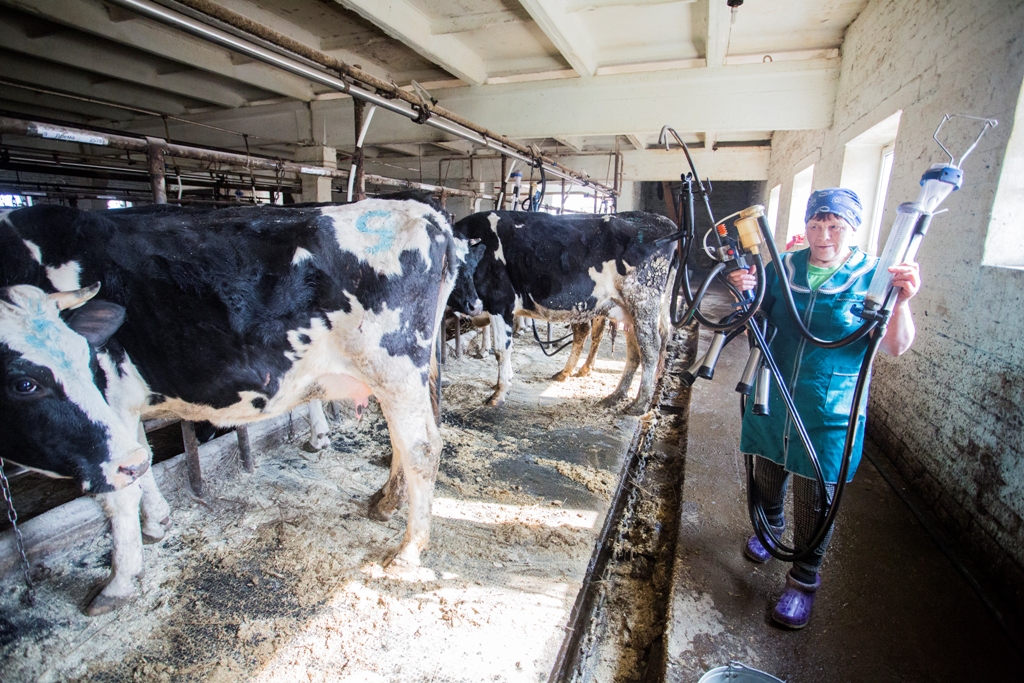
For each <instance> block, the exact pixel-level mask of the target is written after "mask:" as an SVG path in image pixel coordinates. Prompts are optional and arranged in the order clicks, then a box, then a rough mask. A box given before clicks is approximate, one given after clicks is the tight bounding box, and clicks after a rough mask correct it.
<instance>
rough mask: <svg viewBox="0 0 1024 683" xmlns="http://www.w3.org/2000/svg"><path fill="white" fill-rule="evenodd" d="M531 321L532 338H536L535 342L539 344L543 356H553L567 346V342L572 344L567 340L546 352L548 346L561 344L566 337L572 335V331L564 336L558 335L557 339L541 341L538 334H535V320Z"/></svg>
mask: <svg viewBox="0 0 1024 683" xmlns="http://www.w3.org/2000/svg"><path fill="white" fill-rule="evenodd" d="M532 322H533V338H534V339H536V340H537V344H538V345H539V346H540V350H541V351H543V352H544V355H545V356H548V357H549V358H550V357H551V356H554V355H556V354H558V353H559V352H560V351H561V350H562V349H564V348H565V347H566V346H569V344H572V341H567V342H565V343H564V344H562V345H561V346H559V347H558V348H557V349H555V350H554V351H552V352H551V353H548V347H551V346H555V345H556V344H561V343H562V342H563V341H565V340H566V339H569V337H571V336H573V333H572V332H569V334H567V335H565V336H564V337H559V338H558V339H552V340H551V341H543V340H542V339H541V338H540V335H539V334H537V321H536V320H534V321H532Z"/></svg>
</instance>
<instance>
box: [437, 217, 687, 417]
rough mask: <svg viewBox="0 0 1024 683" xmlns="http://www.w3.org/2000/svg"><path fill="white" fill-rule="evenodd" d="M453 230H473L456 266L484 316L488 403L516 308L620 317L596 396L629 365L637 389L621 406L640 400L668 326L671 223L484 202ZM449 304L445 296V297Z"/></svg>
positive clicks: (616, 395) (499, 393)
mask: <svg viewBox="0 0 1024 683" xmlns="http://www.w3.org/2000/svg"><path fill="white" fill-rule="evenodd" d="M454 229H455V234H456V235H458V236H459V237H462V238H465V239H467V240H480V242H481V244H483V245H484V246H485V247H486V251H485V252H484V254H483V256H482V258H481V259H480V262H479V263H478V264H477V266H476V267H475V268H474V269H472V273H470V269H468V268H467V269H464V272H463V273H461V274H460V278H467V277H470V276H471V277H472V279H473V282H474V284H475V286H476V291H477V294H478V295H479V296H480V299H481V300H482V302H483V307H484V310H485V311H487V313H488V314H490V316H491V320H492V322H493V323H494V334H495V342H496V344H495V353H496V355H497V356H498V384H497V386H496V388H495V390H494V393H493V394H492V395H491V396H490V397H489V398H488V399H487V403H488V404H489V405H500V404H501V403H503V402H504V400H505V397H506V395H507V393H508V390H509V387H510V384H511V379H512V360H511V350H512V326H513V319H514V317H515V316H517V315H521V316H527V317H531V318H536V319H540V320H548V321H551V322H564V323H570V324H581V323H587V322H590V321H592V320H593V319H594V318H598V317H609V318H612V319H613V320H616V321H622V322H626V323H628V327H629V331H628V332H627V347H626V364H625V368H624V369H623V372H622V377H621V380H620V381H619V385H618V387H617V388H616V389H615V391H614V392H612V393H611V395H609V396H607V397H606V398H605V399H603V400H602V401H601V405H602V406H604V407H608V406H612V405H615V404H616V403H617V402H619V401H621V400H622V399H623V398H625V396H626V392H628V391H629V386H630V384H631V382H632V380H633V376H634V374H635V373H636V370H637V368H638V367H642V376H641V383H640V390H639V392H638V393H637V396H636V398H635V399H634V400H633V401H632V402H631V403H630V404H629V405H628V406H627V407H626V408H625V412H626V413H627V414H631V415H639V414H641V413H643V412H645V411H646V410H647V407H648V405H649V404H650V402H651V399H652V398H653V395H654V376H655V373H656V371H657V366H658V362H659V359H660V356H661V353H662V352H663V350H664V347H665V345H666V344H667V342H668V335H669V322H670V321H669V301H670V298H669V295H668V293H667V289H668V287H667V286H666V285H667V283H668V282H669V281H670V276H671V273H672V271H673V268H674V265H673V259H674V254H675V244H674V243H673V242H672V241H671V240H665V239H663V238H666V237H668V236H670V235H672V234H673V233H674V232H675V230H676V228H675V226H674V224H673V223H672V222H671V221H670V220H668V219H667V218H664V217H663V216H658V215H656V214H650V213H643V212H625V213H620V214H615V215H604V216H595V215H580V214H577V215H562V216H555V215H550V214H546V213H527V212H521V211H485V212H481V213H476V214H472V215H470V216H467V217H466V218H463V219H462V220H460V221H458V222H457V223H456V224H455V228H454ZM452 305H453V307H454V306H455V304H454V303H453V304H452Z"/></svg>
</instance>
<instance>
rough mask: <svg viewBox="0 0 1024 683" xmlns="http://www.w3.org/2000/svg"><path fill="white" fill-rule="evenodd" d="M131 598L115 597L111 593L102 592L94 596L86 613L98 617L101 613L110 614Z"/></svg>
mask: <svg viewBox="0 0 1024 683" xmlns="http://www.w3.org/2000/svg"><path fill="white" fill-rule="evenodd" d="M130 599H131V598H113V597H110V596H109V595H103V594H102V593H100V594H99V595H97V596H96V597H95V598H93V600H92V602H90V603H89V607H88V608H87V609H86V610H85V613H86V615H87V616H90V617H98V616H100V615H101V614H108V613H109V612H113V611H114V610H115V609H117V608H118V607H120V606H121V605H123V604H124V603H126V602H128V601H129V600H130Z"/></svg>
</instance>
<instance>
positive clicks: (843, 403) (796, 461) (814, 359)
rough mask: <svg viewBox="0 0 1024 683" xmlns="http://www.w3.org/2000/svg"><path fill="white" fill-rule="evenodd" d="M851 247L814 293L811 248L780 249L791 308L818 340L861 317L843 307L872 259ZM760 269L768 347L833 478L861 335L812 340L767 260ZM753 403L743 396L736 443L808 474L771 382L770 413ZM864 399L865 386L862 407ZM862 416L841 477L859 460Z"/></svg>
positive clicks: (857, 292)
mask: <svg viewBox="0 0 1024 683" xmlns="http://www.w3.org/2000/svg"><path fill="white" fill-rule="evenodd" d="M851 252H852V254H851V255H850V258H849V259H847V261H846V263H844V264H843V265H842V266H841V267H840V268H839V270H837V271H836V272H835V273H833V274H832V276H831V277H830V278H829V279H828V280H826V281H825V282H824V283H822V285H821V286H820V287H819V288H818V289H817V290H816V291H813V292H812V291H811V289H810V287H808V285H807V261H808V259H809V258H810V249H803V250H801V251H797V252H793V253H788V254H783V256H782V263H783V264H784V266H783V271H784V272H785V273H786V275H787V279H788V281H789V285H790V288H791V289H792V290H793V299H794V301H795V302H796V310H797V313H798V314H799V315H800V318H801V320H803V322H804V326H805V327H807V328H808V329H809V330H810V331H811V333H812V334H813V335H814V336H816V337H818V338H819V339H826V340H829V341H831V340H835V339H839V338H841V337H845V336H846V335H848V334H850V333H851V332H853V331H854V330H856V329H857V328H859V327H860V326H861V324H862V323H863V322H864V321H863V320H861V319H860V318H859V317H858V316H856V315H854V314H853V313H852V312H851V311H850V308H851V307H852V306H853V305H854V304H859V303H863V301H864V295H865V293H866V292H867V289H868V284H869V283H870V282H871V276H872V274H873V273H874V271H875V266H876V265H877V264H878V259H877V258H875V257H874V256H870V255H868V254H865V253H864V252H862V251H860V250H859V249H857V248H856V247H852V248H851ZM765 275H766V278H767V283H766V287H767V291H766V293H765V299H764V304H763V305H762V310H764V311H765V312H767V313H768V320H769V322H770V323H771V324H772V325H773V326H774V327H775V328H776V329H777V330H778V331H777V332H776V334H775V339H774V340H773V341H772V343H771V346H770V348H771V352H772V355H773V356H774V357H775V362H776V363H777V364H778V366H779V370H780V371H781V372H782V375H783V377H784V378H785V380H786V384H787V386H788V387H789V391H790V393H791V394H792V396H793V402H794V403H795V404H796V407H797V410H798V411H799V412H800V417H801V419H803V422H804V426H805V427H806V428H807V433H808V434H809V435H810V438H811V443H812V444H813V445H814V449H815V451H817V454H818V460H819V462H820V463H821V469H822V473H823V474H824V475H825V481H826V482H828V483H832V484H834V483H836V482H837V481H838V479H839V467H840V465H841V461H842V457H843V446H844V445H845V443H846V427H847V425H848V424H849V422H850V413H851V410H850V407H851V406H852V405H853V394H854V388H855V387H856V384H857V375H858V373H859V372H860V366H861V361H863V360H864V354H865V353H866V352H867V344H868V342H867V338H864V339H861V340H860V341H858V342H856V343H854V344H850V345H849V346H845V347H843V348H841V349H822V348H819V347H817V346H814V345H813V344H811V343H810V342H808V341H807V340H805V339H804V338H803V337H802V336H801V335H800V332H799V330H798V329H797V328H796V325H795V324H794V322H793V319H792V316H791V314H790V312H789V308H788V307H787V306H786V302H785V300H784V299H783V294H782V288H781V285H780V283H779V280H778V276H777V272H776V269H775V265H774V264H771V265H769V266H768V267H767V268H766V271H765ZM869 379H870V378H869ZM753 403H754V402H753V401H750V400H748V401H747V410H746V413H745V414H744V415H743V431H742V434H741V436H740V450H741V451H742V452H744V453H753V454H756V455H760V456H763V457H765V458H768V459H769V460H772V461H774V462H776V463H778V464H780V465H783V466H784V467H785V468H786V470H787V471H789V472H792V473H794V474H798V475H800V476H802V477H807V478H810V479H813V478H814V469H813V468H812V466H811V461H810V458H809V457H808V455H807V451H806V449H805V448H804V446H803V443H802V442H801V441H800V434H799V432H798V431H797V429H796V426H795V425H794V424H793V420H792V418H791V417H790V416H789V413H788V412H787V411H786V405H785V403H784V402H783V400H782V396H781V394H780V393H779V390H778V387H777V386H775V382H774V381H772V387H771V390H770V396H769V400H768V406H769V411H770V413H771V414H770V415H754V414H753V412H752V409H753ZM866 404H867V391H865V392H864V406H863V407H866ZM865 421H866V415H865V414H864V413H863V411H862V414H861V418H860V420H859V424H858V425H857V439H856V442H855V443H854V448H853V453H852V457H851V460H850V470H849V476H848V478H847V481H850V480H851V479H853V475H854V472H856V471H857V465H859V464H860V457H861V450H862V447H863V444H864V423H865Z"/></svg>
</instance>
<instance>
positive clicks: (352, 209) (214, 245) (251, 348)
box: [0, 200, 475, 614]
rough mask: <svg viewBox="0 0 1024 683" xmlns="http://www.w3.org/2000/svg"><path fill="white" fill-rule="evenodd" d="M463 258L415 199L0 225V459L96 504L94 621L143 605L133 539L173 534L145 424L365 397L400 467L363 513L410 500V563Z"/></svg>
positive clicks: (425, 517) (436, 443) (425, 497)
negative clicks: (103, 537) (440, 358)
mask: <svg viewBox="0 0 1024 683" xmlns="http://www.w3.org/2000/svg"><path fill="white" fill-rule="evenodd" d="M467 251H468V246H467V244H466V243H465V241H464V240H461V239H459V238H457V237H455V236H454V235H453V233H452V230H451V226H450V224H449V223H448V221H447V219H446V218H445V217H444V216H443V215H441V214H439V213H438V212H436V211H435V210H433V209H432V208H430V207H428V206H425V205H422V204H419V203H416V202H410V201H386V200H367V201H365V202H359V203H356V204H352V205H347V206H337V205H335V206H322V207H303V208H298V209H292V208H286V207H267V206H264V207H246V208H230V209H202V208H182V207H174V206H167V205H164V206H157V207H146V208H141V209H132V210H118V211H101V212H85V211H78V210H76V209H71V208H65V207H56V206H36V207H32V208H26V209H19V210H17V211H14V212H11V213H9V214H7V215H6V216H5V217H3V218H0V371H2V372H3V373H4V374H3V377H4V382H5V385H4V388H3V391H2V392H0V410H2V414H3V415H4V419H3V420H2V421H0V457H3V458H4V459H5V460H10V461H12V462H14V463H17V464H20V465H23V466H25V467H28V468H30V469H35V470H39V471H43V472H46V473H48V474H51V475H54V476H61V477H71V478H74V479H76V480H77V481H78V483H79V484H81V486H82V488H83V490H84V491H86V492H88V493H92V494H95V495H96V496H97V498H98V499H99V501H100V504H101V506H102V507H103V509H104V511H105V513H106V514H107V516H108V517H109V519H110V523H111V535H112V539H113V545H114V552H113V555H112V560H111V573H110V577H109V579H108V581H107V582H106V584H105V585H104V586H103V587H102V590H100V592H99V593H98V595H96V597H95V598H94V599H93V600H92V601H91V602H90V604H89V606H88V609H87V612H88V613H89V614H102V613H104V612H109V611H110V610H112V609H114V608H116V607H117V606H118V605H120V604H121V603H123V602H124V601H125V600H127V599H129V598H130V597H131V596H132V595H133V594H134V592H135V590H136V586H135V583H136V582H135V578H136V577H137V576H138V575H139V574H140V573H141V572H142V568H143V567H142V540H143V539H142V533H140V531H141V532H143V533H145V534H146V535H147V536H149V537H159V536H161V535H163V526H164V523H165V520H166V518H167V512H168V508H167V503H166V502H165V501H164V500H163V498H162V497H161V496H160V493H159V491H158V490H157V488H156V485H155V483H153V479H152V474H151V472H150V471H149V470H148V466H149V458H150V454H149V450H148V446H146V442H145V438H144V433H143V431H142V428H141V420H142V419H145V418H150V417H177V418H181V419H187V420H196V421H198V420H209V421H210V422H212V423H214V424H215V425H220V426H235V425H239V424H245V423H249V422H254V421H258V420H262V419H265V418H268V417H272V416H275V415H280V414H283V413H285V412H287V411H289V410H291V409H292V408H294V407H295V406H297V405H299V404H301V403H303V402H306V401H310V400H312V399H321V400H344V399H350V400H353V401H354V402H355V403H356V404H357V406H358V407H362V406H365V405H366V402H367V400H368V396H369V395H370V394H372V395H374V396H375V397H376V398H377V400H378V402H379V403H380V406H381V409H382V412H383V413H384V416H385V418H386V419H387V422H388V427H389V431H390V435H391V442H392V446H393V450H394V457H393V458H392V467H391V473H390V476H389V478H388V481H387V482H386V483H385V484H384V486H383V487H381V489H380V491H378V492H377V494H375V495H374V496H373V497H372V498H371V501H370V515H371V517H374V518H376V519H388V518H390V517H391V515H392V514H393V513H394V512H395V510H396V509H397V506H398V504H399V503H400V502H401V500H402V499H403V497H404V495H405V493H406V492H407V494H408V499H409V506H410V510H409V521H408V524H407V529H406V533H405V536H404V538H403V540H402V542H401V544H400V545H399V547H398V548H397V549H396V550H394V551H393V552H392V553H390V554H389V558H388V561H395V562H398V563H399V564H406V565H417V564H418V563H419V554H420V552H421V551H422V549H423V548H425V547H426V545H427V542H428V539H429V524H430V508H431V504H432V500H433V482H434V478H435V476H436V469H437V464H438V456H439V453H440V450H441V438H440V434H439V432H438V429H437V425H436V422H435V420H436V408H435V406H436V405H437V404H436V397H435V396H433V395H432V388H433V387H435V385H436V383H435V382H432V381H431V375H432V374H435V373H436V365H435V363H434V360H433V359H434V353H433V350H434V345H435V343H436V342H435V340H436V337H437V332H438V329H439V326H440V324H441V317H442V315H443V312H444V307H445V303H446V301H447V300H448V299H449V295H450V294H451V293H452V290H453V288H454V285H455V279H456V276H457V273H458V269H459V267H460V266H461V264H462V262H463V260H464V258H465V256H466V254H467ZM40 285H45V286H40ZM44 290H49V291H44ZM54 290H55V291H54ZM72 290H73V291H72ZM100 291H101V292H102V294H101V297H102V299H101V298H100V296H97V292H100ZM471 296H472V297H475V294H473V293H471ZM471 303H472V302H471V301H470V302H469V303H466V302H463V303H462V304H461V305H462V306H467V305H471ZM61 311H63V314H62V313H61ZM140 499H141V501H140ZM140 502H141V512H142V527H141V529H140V523H139V506H140Z"/></svg>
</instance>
